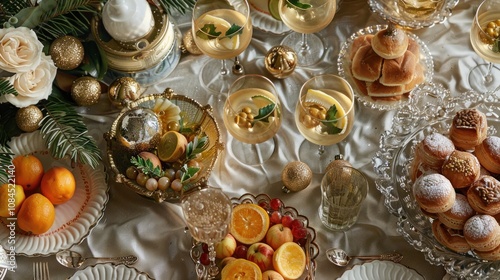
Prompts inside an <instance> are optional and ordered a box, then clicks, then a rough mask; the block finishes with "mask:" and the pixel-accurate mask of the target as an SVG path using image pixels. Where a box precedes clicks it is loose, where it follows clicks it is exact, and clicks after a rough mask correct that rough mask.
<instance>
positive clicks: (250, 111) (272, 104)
mask: <svg viewBox="0 0 500 280" xmlns="http://www.w3.org/2000/svg"><path fill="white" fill-rule="evenodd" d="M281 112H282V110H281V103H280V100H279V98H278V93H277V91H276V88H275V87H274V84H273V83H272V82H271V81H270V80H269V79H268V78H266V77H264V76H261V75H256V74H248V75H244V76H241V77H240V78H238V79H237V80H236V81H235V82H234V83H233V84H232V85H231V87H230V88H229V92H228V97H227V99H226V102H225V104H224V112H223V121H224V125H225V126H226V128H227V130H228V131H229V133H230V134H231V135H232V136H233V137H234V138H236V139H237V140H238V141H233V142H232V145H231V151H232V152H233V154H234V156H235V157H236V158H237V159H238V160H239V161H241V162H243V163H245V164H249V165H255V164H261V163H263V162H265V161H266V160H268V159H269V158H270V157H271V156H272V155H273V154H274V151H275V149H276V147H277V145H276V143H275V142H276V139H274V138H275V137H274V136H275V135H276V133H277V131H278V129H279V128H280V125H281V118H282V117H281Z"/></svg>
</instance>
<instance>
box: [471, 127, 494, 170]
mask: <svg viewBox="0 0 500 280" xmlns="http://www.w3.org/2000/svg"><path fill="white" fill-rule="evenodd" d="M474 153H475V155H476V157H477V159H478V160H479V163H481V165H482V166H483V167H484V168H485V169H486V170H488V171H489V172H491V173H495V174H500V137H498V136H487V137H486V139H484V140H483V142H481V144H479V145H477V146H476V148H475V152H474Z"/></svg>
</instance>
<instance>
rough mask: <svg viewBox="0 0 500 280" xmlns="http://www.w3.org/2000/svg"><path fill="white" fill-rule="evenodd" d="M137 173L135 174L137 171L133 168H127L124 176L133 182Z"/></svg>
mask: <svg viewBox="0 0 500 280" xmlns="http://www.w3.org/2000/svg"><path fill="white" fill-rule="evenodd" d="M138 173H139V172H137V169H136V168H135V167H134V166H129V167H128V168H127V170H125V175H126V176H127V178H129V179H130V180H135V178H137V174H138Z"/></svg>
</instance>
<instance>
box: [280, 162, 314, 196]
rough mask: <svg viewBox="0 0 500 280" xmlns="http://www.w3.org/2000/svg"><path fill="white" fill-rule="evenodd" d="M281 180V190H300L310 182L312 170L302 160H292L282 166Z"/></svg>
mask: <svg viewBox="0 0 500 280" xmlns="http://www.w3.org/2000/svg"><path fill="white" fill-rule="evenodd" d="M281 181H283V187H282V190H283V191H284V192H286V193H288V192H290V191H293V192H298V191H301V190H303V189H305V188H307V186H309V184H310V183H311V181H312V170H311V168H310V167H309V166H308V165H307V164H306V163H304V162H302V161H292V162H290V163H288V164H287V165H286V166H285V168H283V171H282V172H281Z"/></svg>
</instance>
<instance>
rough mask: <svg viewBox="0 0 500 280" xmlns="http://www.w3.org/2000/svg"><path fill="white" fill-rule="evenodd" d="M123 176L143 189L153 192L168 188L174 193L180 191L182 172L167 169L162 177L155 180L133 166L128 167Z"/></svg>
mask: <svg viewBox="0 0 500 280" xmlns="http://www.w3.org/2000/svg"><path fill="white" fill-rule="evenodd" d="M125 176H127V178H129V179H130V180H134V181H135V182H136V183H137V184H138V185H139V186H142V187H145V188H146V189H147V190H149V191H155V190H157V189H159V190H162V191H165V190H167V189H168V188H169V187H170V188H172V190H174V191H180V190H181V189H182V182H181V176H182V172H181V170H180V169H178V170H175V169H174V168H168V169H166V170H165V174H164V176H162V177H159V178H155V177H150V176H148V175H146V174H145V173H143V172H141V171H140V170H139V169H137V168H136V167H135V166H129V167H128V168H127V170H126V171H125Z"/></svg>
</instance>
